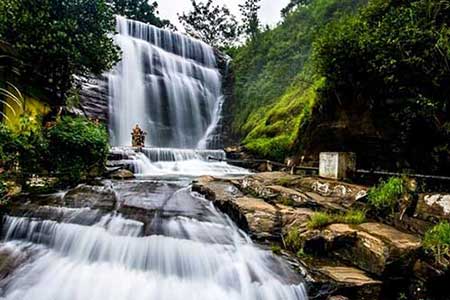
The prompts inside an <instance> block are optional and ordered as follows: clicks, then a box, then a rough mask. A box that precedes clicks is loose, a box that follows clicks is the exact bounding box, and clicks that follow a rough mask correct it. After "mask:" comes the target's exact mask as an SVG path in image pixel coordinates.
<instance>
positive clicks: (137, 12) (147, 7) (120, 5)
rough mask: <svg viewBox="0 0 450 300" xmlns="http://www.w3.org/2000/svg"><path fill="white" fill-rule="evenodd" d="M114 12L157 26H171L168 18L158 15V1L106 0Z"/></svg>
mask: <svg viewBox="0 0 450 300" xmlns="http://www.w3.org/2000/svg"><path fill="white" fill-rule="evenodd" d="M106 2H107V3H108V4H110V5H111V7H112V10H113V12H114V14H117V15H120V16H124V17H127V18H130V19H133V20H137V21H141V22H144V23H148V24H152V25H155V26H157V27H171V26H172V25H171V24H170V22H169V21H168V20H164V19H161V18H160V17H159V16H158V3H157V2H150V1H148V0H107V1H106Z"/></svg>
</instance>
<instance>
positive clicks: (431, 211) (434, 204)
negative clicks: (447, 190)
mask: <svg viewBox="0 0 450 300" xmlns="http://www.w3.org/2000/svg"><path fill="white" fill-rule="evenodd" d="M415 215H416V217H419V218H421V219H423V220H427V221H431V222H433V223H436V222H439V221H441V220H450V194H421V195H420V196H419V201H418V203H417V208H416V214H415Z"/></svg>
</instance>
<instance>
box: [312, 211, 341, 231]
mask: <svg viewBox="0 0 450 300" xmlns="http://www.w3.org/2000/svg"><path fill="white" fill-rule="evenodd" d="M334 222H335V219H334V217H333V216H332V215H330V214H328V213H323V212H316V213H314V214H313V215H312V216H311V220H309V221H308V228H309V229H320V228H324V227H326V226H328V225H330V224H333V223H334Z"/></svg>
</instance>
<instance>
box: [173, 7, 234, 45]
mask: <svg viewBox="0 0 450 300" xmlns="http://www.w3.org/2000/svg"><path fill="white" fill-rule="evenodd" d="M191 1H192V6H193V10H192V11H190V12H188V13H183V14H182V15H179V16H178V18H179V20H180V22H181V24H182V25H183V26H184V28H185V30H186V33H187V34H189V35H190V36H193V37H195V38H198V39H201V40H202V41H204V42H205V43H207V44H209V45H211V46H213V47H216V48H220V49H225V48H228V47H230V46H231V45H233V44H234V43H235V42H236V41H237V40H238V38H239V35H240V33H239V24H238V21H237V20H236V17H235V16H234V15H233V14H231V12H230V10H229V9H228V8H227V7H226V6H220V5H213V0H208V1H207V2H206V3H203V2H197V1H196V0H191Z"/></svg>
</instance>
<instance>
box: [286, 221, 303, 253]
mask: <svg viewBox="0 0 450 300" xmlns="http://www.w3.org/2000/svg"><path fill="white" fill-rule="evenodd" d="M285 242H286V246H287V248H289V249H291V250H293V251H298V250H299V249H302V239H301V233H300V229H299V228H298V227H292V228H291V229H290V230H289V232H288V234H287V235H286V237H285Z"/></svg>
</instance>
